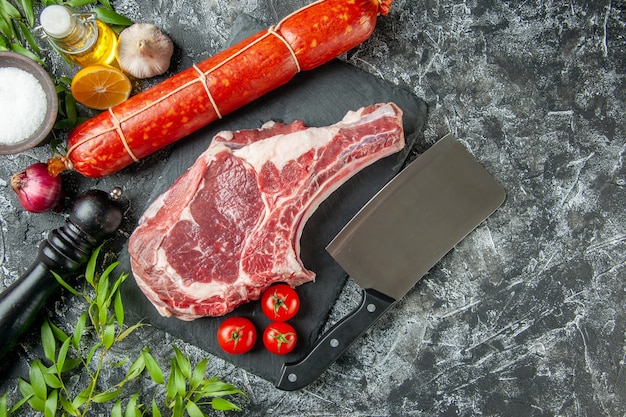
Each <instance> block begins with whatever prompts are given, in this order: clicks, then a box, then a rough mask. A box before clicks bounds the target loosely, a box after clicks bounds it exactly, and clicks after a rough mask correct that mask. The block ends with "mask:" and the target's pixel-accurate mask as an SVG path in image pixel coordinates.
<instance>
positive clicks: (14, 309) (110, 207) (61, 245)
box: [0, 187, 122, 357]
mask: <svg viewBox="0 0 626 417" xmlns="http://www.w3.org/2000/svg"><path fill="white" fill-rule="evenodd" d="M120 196H121V189H120V188H117V187H116V188H114V189H113V191H111V193H106V192H104V191H101V190H89V191H86V192H85V193H83V194H81V195H80V196H79V197H78V198H77V199H76V201H75V202H74V204H73V206H72V209H71V211H70V215H69V218H68V219H67V221H66V223H65V224H64V225H63V226H61V227H60V228H58V229H55V230H53V231H51V232H50V233H49V234H48V238H47V239H46V240H44V241H43V242H42V243H41V244H40V245H39V252H38V254H37V257H36V258H35V261H34V262H33V263H32V265H31V266H30V267H29V268H28V270H27V271H26V272H25V273H24V274H23V275H22V276H20V278H18V279H17V280H16V281H15V282H13V283H12V284H11V286H9V287H8V288H7V289H6V290H5V291H4V292H2V294H0V357H2V356H4V355H5V354H6V353H7V352H9V351H10V350H11V349H12V348H13V347H14V346H15V345H16V344H17V342H18V341H19V338H20V336H21V335H22V334H23V333H24V332H25V331H26V330H28V328H29V327H30V326H31V325H32V324H33V322H34V321H35V319H36V318H37V316H38V314H39V312H40V311H41V308H42V307H43V306H44V304H45V303H46V301H47V299H48V298H49V297H50V296H51V295H52V293H53V292H54V291H55V290H56V289H57V288H58V287H59V286H60V284H59V283H58V281H57V280H56V278H55V277H54V275H52V272H51V271H54V272H55V273H57V274H59V275H60V276H61V277H62V278H63V279H66V278H70V277H71V276H73V275H78V274H79V272H80V269H81V267H82V266H83V265H84V264H86V263H87V261H88V260H89V258H90V257H91V254H92V252H93V250H94V249H95V248H96V247H97V246H99V245H100V244H101V243H102V242H103V241H104V240H105V239H106V238H107V237H109V236H111V235H112V234H113V233H115V231H116V230H117V228H118V227H119V225H120V223H121V222H122V208H121V206H120V204H119V202H118V199H119V197H120Z"/></svg>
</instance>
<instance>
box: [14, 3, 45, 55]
mask: <svg viewBox="0 0 626 417" xmlns="http://www.w3.org/2000/svg"><path fill="white" fill-rule="evenodd" d="M22 1H24V0H22ZM31 27H32V24H31ZM19 28H20V32H21V33H22V36H23V37H24V39H25V40H26V42H27V43H28V46H30V48H31V49H32V50H33V51H34V52H35V53H36V54H37V55H38V56H40V55H41V50H40V49H39V45H38V44H37V41H35V37H34V36H33V32H32V31H31V29H30V28H29V27H28V26H26V24H25V23H24V22H19Z"/></svg>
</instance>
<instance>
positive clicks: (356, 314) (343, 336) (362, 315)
mask: <svg viewBox="0 0 626 417" xmlns="http://www.w3.org/2000/svg"><path fill="white" fill-rule="evenodd" d="M394 302H395V300H394V299H393V298H391V297H388V296H386V295H385V294H382V293H380V292H378V291H376V290H372V289H368V290H364V291H363V300H362V302H361V305H360V306H359V307H358V308H357V309H355V310H354V311H353V312H351V313H350V314H348V315H347V316H346V317H344V318H342V319H341V320H340V321H339V322H337V324H335V325H334V326H333V327H332V328H331V329H330V330H328V332H326V333H325V334H324V335H323V336H322V337H320V338H319V339H318V340H317V342H316V343H315V344H314V345H313V346H312V347H311V349H310V350H309V352H308V353H306V354H305V355H304V357H303V358H302V359H300V360H299V361H297V362H293V363H286V364H284V365H283V367H282V370H281V375H280V379H279V380H278V383H277V384H276V387H277V388H280V389H283V390H286V391H293V390H297V389H300V388H303V387H305V386H307V385H308V384H310V383H311V382H313V381H315V380H316V379H317V378H318V377H319V376H320V375H321V374H322V372H324V371H325V370H326V368H328V367H329V366H330V365H331V364H332V363H333V362H335V361H336V360H337V358H339V357H340V356H341V355H342V354H343V353H344V352H345V351H346V350H347V349H348V347H349V346H350V345H351V344H352V343H353V342H354V341H355V340H356V339H357V338H358V337H360V336H361V335H362V334H363V333H364V332H365V331H366V330H367V329H368V328H369V327H370V326H371V325H372V324H374V322H375V321H376V320H377V319H378V318H379V317H380V316H381V315H382V314H383V313H384V312H385V311H387V309H388V308H389V307H390V306H391V305H392V304H393V303H394Z"/></svg>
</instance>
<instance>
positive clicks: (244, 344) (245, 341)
mask: <svg viewBox="0 0 626 417" xmlns="http://www.w3.org/2000/svg"><path fill="white" fill-rule="evenodd" d="M255 342H256V328H255V327H254V324H253V323H252V322H251V321H250V320H248V319H247V318H245V317H229V318H227V319H226V320H224V321H223V322H222V324H220V327H219V328H218V329H217V343H218V344H219V345H220V347H221V348H222V349H224V351H225V352H227V353H233V354H240V353H246V352H249V351H250V350H251V349H252V347H253V346H254V344H255Z"/></svg>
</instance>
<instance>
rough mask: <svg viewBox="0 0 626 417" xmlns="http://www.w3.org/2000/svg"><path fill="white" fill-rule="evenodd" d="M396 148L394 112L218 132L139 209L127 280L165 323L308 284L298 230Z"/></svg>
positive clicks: (397, 117)
mask: <svg viewBox="0 0 626 417" xmlns="http://www.w3.org/2000/svg"><path fill="white" fill-rule="evenodd" d="M403 147H404V132H403V130H402V111H401V109H400V108H399V107H397V106H396V105H395V104H393V103H387V104H377V105H373V106H369V107H365V108H362V109H360V110H358V111H356V112H349V113H348V114H346V116H345V117H344V118H343V120H341V121H340V122H338V123H336V124H334V125H331V126H326V127H315V128H313V127H312V128H307V127H306V126H304V124H302V123H301V122H294V123H291V124H288V125H286V124H281V123H274V122H268V123H266V124H265V125H264V126H263V127H261V128H260V129H254V130H242V131H236V132H221V133H220V134H218V135H216V136H215V137H214V138H213V141H212V142H211V144H210V145H209V147H208V148H207V150H206V151H205V152H204V153H203V154H202V155H200V156H199V157H198V159H197V160H196V162H195V163H194V164H193V165H192V166H191V167H190V168H189V170H188V171H187V172H185V173H184V174H183V175H182V176H181V177H180V178H178V179H177V180H176V181H175V182H174V184H172V186H171V187H170V188H169V189H168V190H166V191H165V192H164V193H163V194H161V195H160V196H159V197H158V198H157V199H156V200H155V201H154V202H153V203H152V204H151V205H150V207H149V208H148V209H147V210H146V212H145V213H144V214H143V216H142V217H141V219H140V220H139V225H138V227H137V229H136V230H135V231H134V232H133V234H132V235H131V237H130V239H129V244H128V251H129V254H130V261H131V267H132V271H133V274H134V276H135V280H136V282H137V285H138V286H139V288H140V289H141V290H142V291H143V292H144V294H145V295H146V297H147V298H148V299H149V300H150V301H151V302H152V303H153V304H154V306H155V307H156V309H157V310H158V311H159V313H160V314H161V315H163V316H170V315H174V316H176V317H178V318H179V319H181V320H194V319H196V318H198V317H203V316H221V315H224V314H226V313H229V312H231V311H232V310H233V309H235V308H236V307H237V306H239V305H241V304H243V303H246V302H249V301H251V300H256V299H258V298H259V297H260V295H261V293H262V292H263V290H265V289H266V288H267V287H268V286H270V285H271V284H273V283H275V282H286V283H288V284H290V285H292V286H297V285H300V284H303V283H305V282H309V281H312V280H314V278H315V273H314V272H312V271H309V270H307V269H306V268H305V267H304V265H303V264H302V261H301V260H300V236H301V234H302V230H303V228H304V224H305V222H306V221H307V219H309V217H310V216H311V215H312V213H313V212H314V211H315V210H316V209H317V207H318V206H319V204H320V203H321V202H322V201H323V200H324V199H326V198H327V197H328V196H329V195H330V194H331V193H332V192H333V191H334V190H336V189H337V188H338V187H339V186H340V185H341V184H343V183H344V182H346V181H347V180H348V179H349V178H350V177H351V176H352V175H354V174H355V173H356V172H358V171H359V170H361V169H362V168H364V167H365V166H367V165H370V164H371V163H373V162H375V161H377V160H379V159H381V158H383V157H385V156H387V155H390V154H392V153H395V152H398V151H399V150H401V149H402V148H403Z"/></svg>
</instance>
